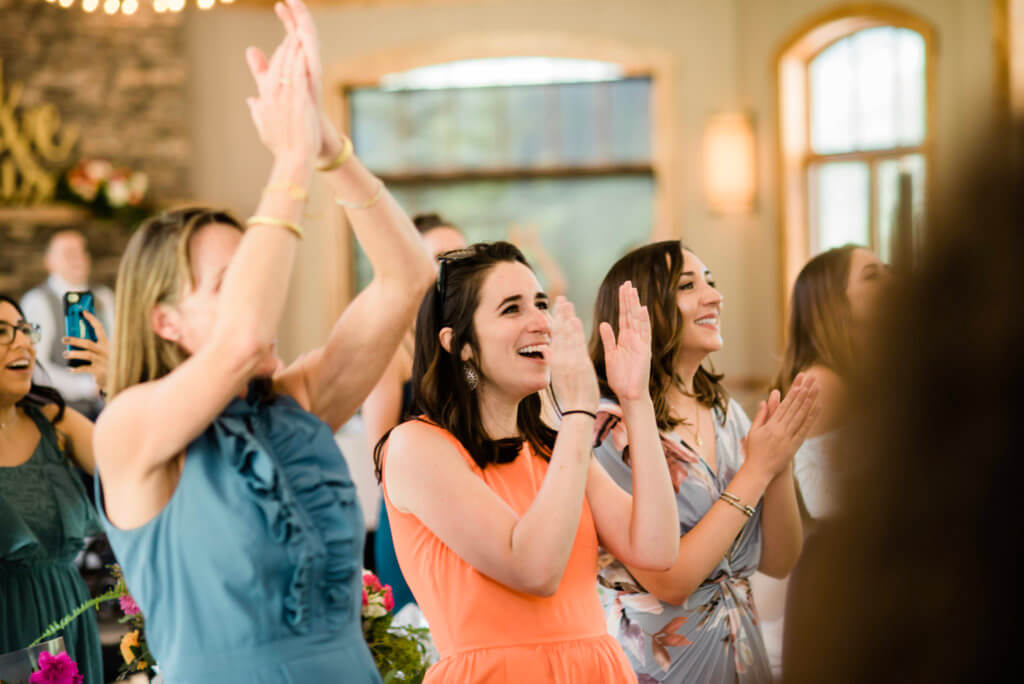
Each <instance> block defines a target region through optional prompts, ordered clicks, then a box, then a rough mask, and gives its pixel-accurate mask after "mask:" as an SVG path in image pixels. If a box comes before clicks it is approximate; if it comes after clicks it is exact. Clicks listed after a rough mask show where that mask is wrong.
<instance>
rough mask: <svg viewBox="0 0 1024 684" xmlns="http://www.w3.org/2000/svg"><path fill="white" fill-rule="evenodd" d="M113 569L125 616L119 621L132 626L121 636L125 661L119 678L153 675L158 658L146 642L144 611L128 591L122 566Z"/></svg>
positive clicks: (122, 653) (115, 566) (118, 600)
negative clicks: (143, 673) (138, 673)
mask: <svg viewBox="0 0 1024 684" xmlns="http://www.w3.org/2000/svg"><path fill="white" fill-rule="evenodd" d="M111 569H112V571H113V574H114V578H115V579H116V580H117V587H116V589H120V590H121V594H120V596H118V599H117V602H118V603H119V604H120V605H121V610H122V611H123V612H124V617H122V618H121V619H120V620H118V622H120V623H121V624H127V625H128V626H129V627H130V628H131V629H129V630H128V632H127V633H126V634H125V635H124V636H123V637H121V657H122V658H124V662H123V663H122V664H121V667H120V669H119V670H118V672H117V678H118V679H119V680H121V679H127V678H128V677H130V676H131V675H133V674H135V673H136V672H145V673H146V674H147V675H152V674H153V667H154V666H155V665H156V659H155V658H154V657H153V654H152V653H150V652H149V644H147V643H146V619H145V618H144V617H143V615H142V611H141V610H139V606H138V604H136V603H135V599H133V598H132V595H131V594H129V593H128V587H127V586H126V585H125V583H124V574H123V573H122V572H121V566H119V565H114V566H113V567H112V568H111Z"/></svg>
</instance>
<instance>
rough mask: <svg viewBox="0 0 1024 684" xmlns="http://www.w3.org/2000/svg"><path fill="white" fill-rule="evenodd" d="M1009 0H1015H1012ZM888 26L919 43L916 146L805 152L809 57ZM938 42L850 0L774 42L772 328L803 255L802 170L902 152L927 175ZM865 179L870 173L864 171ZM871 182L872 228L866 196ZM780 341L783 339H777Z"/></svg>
mask: <svg viewBox="0 0 1024 684" xmlns="http://www.w3.org/2000/svg"><path fill="white" fill-rule="evenodd" d="M1014 1H1015V0H1014ZM882 26H893V27H896V28H905V29H910V30H912V31H915V32H916V33H918V34H920V35H921V37H922V38H923V39H924V44H925V137H924V140H923V141H922V143H921V144H920V145H915V146H909V147H900V148H886V149H882V150H866V151H857V152H851V153H842V154H835V155H821V154H814V153H812V152H811V147H810V119H811V112H810V83H809V79H810V68H809V66H810V63H811V61H812V60H813V59H814V58H815V57H817V56H818V55H819V54H821V52H822V51H824V50H826V49H827V48H828V47H830V46H831V45H833V44H835V43H836V42H837V41H839V40H842V39H843V38H845V37H847V36H849V35H852V34H854V33H857V32H858V31H862V30H864V29H868V28H875V27H882ZM937 56H938V41H937V38H936V32H935V29H934V28H933V27H932V25H931V24H930V23H929V22H928V21H927V20H925V19H924V18H922V17H920V16H919V15H917V14H914V13H912V12H909V11H907V10H904V9H901V8H898V7H893V6H890V5H881V4H869V3H856V4H851V5H846V6H843V7H838V8H835V9H832V10H829V11H827V12H825V13H822V14H819V15H817V16H814V17H812V18H811V19H810V20H808V21H806V22H805V23H804V24H802V25H801V26H799V27H798V28H797V30H796V31H794V32H793V33H792V34H791V36H790V37H789V38H788V39H787V40H786V41H784V42H783V43H782V46H781V47H780V49H779V50H778V52H777V54H776V58H775V65H776V68H775V78H776V83H775V96H776V113H777V121H776V125H777V132H778V135H777V145H778V148H777V154H778V164H779V184H778V225H779V259H780V264H779V280H778V282H779V302H780V305H779V328H780V329H781V330H786V329H787V325H786V323H787V318H788V315H789V293H790V290H791V289H792V286H793V282H794V281H795V280H796V277H797V275H798V274H799V273H800V269H801V268H803V265H804V264H805V263H806V262H807V260H808V259H809V258H810V235H809V228H808V227H809V225H810V217H809V216H808V206H807V205H808V187H807V169H808V167H809V165H810V164H812V163H818V162H822V161H840V160H845V159H850V160H853V159H861V160H865V161H871V162H872V168H873V167H874V166H875V162H877V160H879V159H881V158H884V157H892V156H901V155H902V154H915V153H917V154H923V155H924V157H925V194H926V196H927V195H930V192H931V185H932V183H933V181H934V177H935V174H934V164H935V155H934V151H933V150H934V143H933V140H934V131H935V130H936V106H935V103H936V98H935V88H936V82H937V79H936V77H935V74H936V64H937ZM872 178H874V176H873V175H872ZM874 194H875V190H874V188H872V189H871V203H872V212H873V213H872V217H871V220H872V232H874V231H875V230H876V229H875V228H874V222H875V217H874V209H875V207H874V203H875V202H876V199H875V197H874ZM781 343H782V344H785V340H782V342H781Z"/></svg>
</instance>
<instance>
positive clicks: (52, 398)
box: [0, 294, 65, 423]
mask: <svg viewBox="0 0 1024 684" xmlns="http://www.w3.org/2000/svg"><path fill="white" fill-rule="evenodd" d="M0 302H7V303H8V304H10V305H11V306H13V307H14V308H15V309H16V310H17V312H18V314H19V315H20V316H21V317H22V318H23V319H24V318H25V312H24V311H22V310H21V307H20V306H19V305H18V302H17V301H15V299H14V298H13V297H8V296H7V295H5V294H0ZM50 404H56V406H57V415H56V416H55V417H54V419H53V421H52V422H54V423H59V422H60V421H61V420H62V419H63V418H64V408H65V404H64V397H62V396H61V395H60V392H58V391H57V390H56V389H55V388H53V387H50V386H48V385H40V384H38V383H36V381H35V380H32V385H31V386H30V387H29V390H28V394H26V395H25V396H23V397H22V398H21V399H19V400H18V401H16V402H15V406H18V407H20V408H22V409H24V408H25V407H27V406H34V407H36V408H42V407H43V406H49V405H50Z"/></svg>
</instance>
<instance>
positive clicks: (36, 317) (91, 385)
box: [21, 275, 114, 401]
mask: <svg viewBox="0 0 1024 684" xmlns="http://www.w3.org/2000/svg"><path fill="white" fill-rule="evenodd" d="M46 284H47V285H49V286H50V287H51V288H52V289H53V291H54V292H56V293H57V296H58V297H61V298H62V297H64V293H66V292H69V291H72V290H76V291H78V290H87V289H91V290H92V293H93V296H94V297H96V299H98V300H99V304H100V306H101V307H102V315H100V316H99V319H100V322H101V323H103V327H104V329H105V332H106V333H107V337H108V338H112V337H113V331H114V328H113V321H112V320H111V318H110V317H111V316H113V314H114V293H113V292H112V291H111V290H110V288H109V287H106V286H103V285H97V286H94V287H92V288H89V287H88V286H86V287H80V286H76V285H72V284H70V283H68V282H67V281H65V280H64V279H63V278H60V277H58V276H56V275H51V276H50V277H49V278H47V280H46ZM21 308H22V310H23V311H24V312H25V320H27V321H29V322H30V323H38V324H39V328H40V331H39V334H40V337H39V343H38V344H36V352H37V354H38V357H37V359H38V361H39V363H40V365H41V366H42V367H43V369H44V370H45V371H46V372H47V374H48V375H49V376H50V382H51V384H52V385H53V386H54V387H55V388H56V389H57V391H58V392H60V393H61V396H63V397H64V399H65V400H67V401H77V400H80V399H95V398H96V397H97V396H98V394H99V388H98V387H96V380H95V378H93V376H92V375H89V374H88V373H78V374H76V373H72V372H71V371H69V370H68V367H67V365H66V364H65V363H64V362H63V361H62V360H60V359H50V358H47V356H48V355H49V353H50V350H51V349H52V348H53V344H54V339H55V338H60V337H63V336H64V321H63V320H60V319H58V320H53V310H52V309H51V308H50V304H49V303H48V302H47V301H46V293H44V292H43V291H42V290H41V289H40V288H38V287H37V288H34V289H32V290H29V291H28V292H26V293H25V296H24V297H22V299H21Z"/></svg>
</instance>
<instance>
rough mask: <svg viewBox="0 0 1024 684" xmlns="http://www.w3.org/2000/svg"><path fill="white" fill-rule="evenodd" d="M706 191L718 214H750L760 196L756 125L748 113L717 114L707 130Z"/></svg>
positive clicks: (708, 200) (705, 149)
mask: <svg viewBox="0 0 1024 684" xmlns="http://www.w3.org/2000/svg"><path fill="white" fill-rule="evenodd" d="M703 162H704V192H705V195H706V197H707V202H708V206H709V208H710V209H711V211H712V212H713V213H715V214H725V215H737V214H748V213H750V212H751V211H753V209H754V205H755V201H756V198H757V167H756V164H755V140H754V125H753V121H752V120H751V118H750V116H749V115H747V114H746V113H744V112H724V113H720V114H713V115H712V116H711V117H710V118H709V119H708V122H707V127H706V128H705V129H704V159H703Z"/></svg>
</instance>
